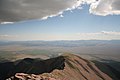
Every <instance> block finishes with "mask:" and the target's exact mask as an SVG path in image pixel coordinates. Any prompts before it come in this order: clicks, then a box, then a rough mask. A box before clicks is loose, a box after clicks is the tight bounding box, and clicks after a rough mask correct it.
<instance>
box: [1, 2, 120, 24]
mask: <svg viewBox="0 0 120 80" xmlns="http://www.w3.org/2000/svg"><path fill="white" fill-rule="evenodd" d="M81 4H89V5H90V9H89V11H90V13H92V14H95V15H101V16H106V15H112V14H117V15H118V14H120V6H119V5H120V0H0V22H1V23H4V22H5V23H7V22H18V21H26V20H34V19H47V18H48V17H54V16H60V17H63V16H62V14H63V12H64V11H67V10H73V9H76V8H78V9H82V7H81Z"/></svg>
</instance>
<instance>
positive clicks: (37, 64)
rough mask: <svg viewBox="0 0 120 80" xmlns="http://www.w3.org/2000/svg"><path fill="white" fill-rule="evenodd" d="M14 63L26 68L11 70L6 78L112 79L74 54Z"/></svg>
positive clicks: (50, 79)
mask: <svg viewBox="0 0 120 80" xmlns="http://www.w3.org/2000/svg"><path fill="white" fill-rule="evenodd" d="M28 62H30V63H31V64H30V63H29V64H28ZM23 63H24V65H23ZM25 63H26V64H25ZM16 64H17V66H18V65H19V67H18V68H21V67H23V66H25V65H26V70H25V69H24V68H21V69H20V70H21V72H20V71H18V72H17V71H13V72H14V73H15V72H16V73H15V74H14V75H13V76H12V77H10V78H8V79H7V80H112V79H111V78H110V77H109V76H108V75H107V74H105V73H103V72H102V71H101V70H99V69H98V68H97V67H96V66H95V64H94V63H93V62H90V61H88V60H86V59H83V58H81V57H80V56H78V55H74V54H63V55H61V56H60V57H56V58H52V59H48V60H44V61H42V62H41V61H39V60H36V61H34V60H32V59H27V60H25V59H24V61H23V60H21V61H19V62H17V63H16ZM27 65H29V66H27ZM27 68H29V69H27ZM22 69H23V70H24V71H23V72H24V73H23V72H22ZM37 71H38V72H37Z"/></svg>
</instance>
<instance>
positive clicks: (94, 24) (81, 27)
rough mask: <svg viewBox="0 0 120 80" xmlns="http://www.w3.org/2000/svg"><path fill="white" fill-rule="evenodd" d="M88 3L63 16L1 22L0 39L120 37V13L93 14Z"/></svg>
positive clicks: (102, 38) (101, 38) (105, 38)
mask: <svg viewBox="0 0 120 80" xmlns="http://www.w3.org/2000/svg"><path fill="white" fill-rule="evenodd" d="M89 7H90V6H89V5H83V6H82V9H74V10H72V11H65V12H63V14H62V15H63V17H60V16H55V17H50V18H48V19H45V20H29V21H25V22H16V23H13V24H0V40H89V39H100V40H107V39H108V40H109V39H120V37H119V36H120V15H106V16H100V15H94V14H90V13H89ZM106 34H107V35H106ZM90 36H91V37H90ZM81 37H82V38H81Z"/></svg>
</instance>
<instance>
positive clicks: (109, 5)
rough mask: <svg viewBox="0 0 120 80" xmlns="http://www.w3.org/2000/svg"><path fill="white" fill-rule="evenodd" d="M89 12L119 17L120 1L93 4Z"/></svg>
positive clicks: (102, 0) (102, 1) (113, 0)
mask: <svg viewBox="0 0 120 80" xmlns="http://www.w3.org/2000/svg"><path fill="white" fill-rule="evenodd" d="M89 11H90V13H92V14H95V15H100V16H106V15H119V14H120V0H98V1H96V2H93V3H91V5H90V9H89Z"/></svg>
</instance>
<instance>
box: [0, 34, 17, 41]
mask: <svg viewBox="0 0 120 80" xmlns="http://www.w3.org/2000/svg"><path fill="white" fill-rule="evenodd" d="M17 38H18V36H17V35H7V34H3V35H0V40H14V39H15V40H16V39H17Z"/></svg>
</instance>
